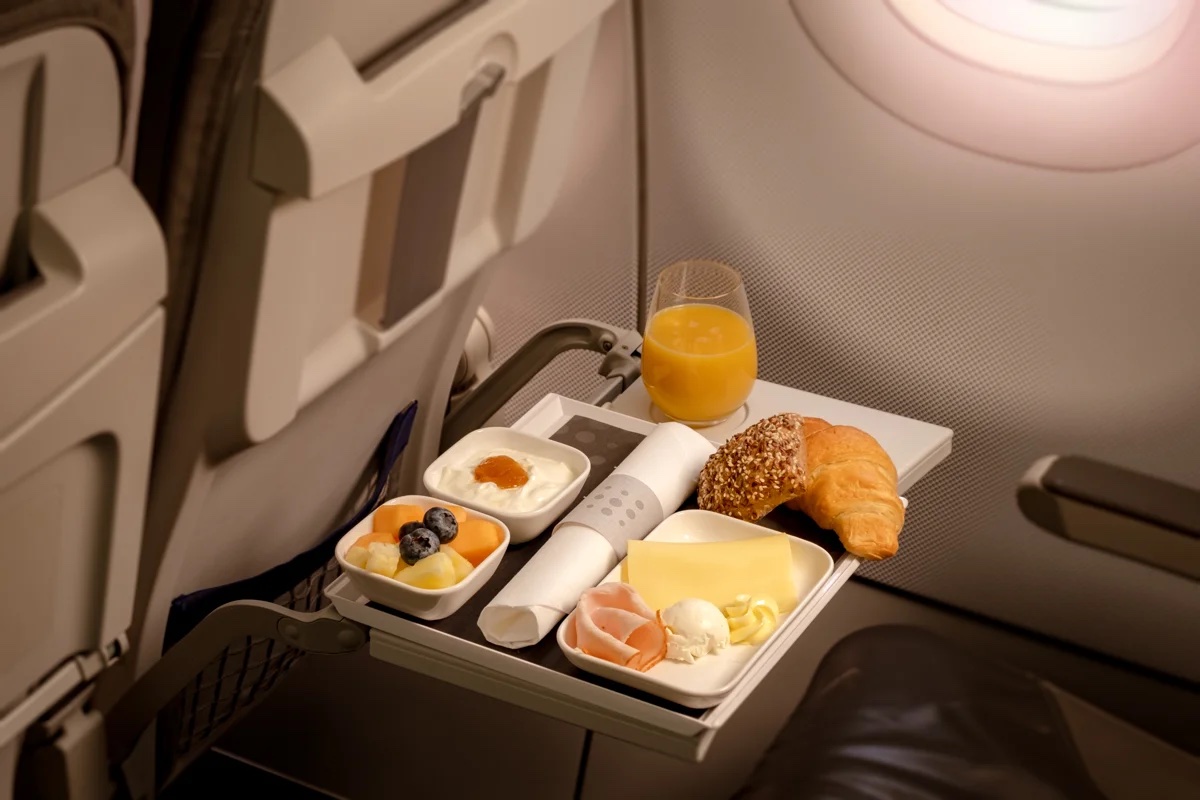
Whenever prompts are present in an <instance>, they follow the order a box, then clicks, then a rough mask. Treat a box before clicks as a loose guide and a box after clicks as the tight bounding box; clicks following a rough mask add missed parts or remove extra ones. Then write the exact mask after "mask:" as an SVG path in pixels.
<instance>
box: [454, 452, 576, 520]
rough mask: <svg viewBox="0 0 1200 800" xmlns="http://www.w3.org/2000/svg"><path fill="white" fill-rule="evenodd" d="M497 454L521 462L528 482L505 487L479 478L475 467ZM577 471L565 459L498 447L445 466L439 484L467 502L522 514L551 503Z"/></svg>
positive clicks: (572, 479) (573, 478)
mask: <svg viewBox="0 0 1200 800" xmlns="http://www.w3.org/2000/svg"><path fill="white" fill-rule="evenodd" d="M497 456H507V457H508V458H511V459H512V460H513V461H516V462H517V463H518V464H520V465H521V467H522V468H523V469H524V470H525V472H526V474H527V475H528V480H526V481H525V483H524V485H522V486H517V487H513V488H511V489H502V488H500V487H499V486H497V485H496V484H495V483H492V482H490V481H479V480H476V478H475V468H476V467H478V466H479V465H480V463H482V462H483V461H485V460H487V459H489V458H495V457H497ZM577 474H578V473H576V472H575V471H574V470H572V469H571V468H570V467H569V466H567V465H566V464H564V463H563V462H561V461H556V460H554V459H552V458H542V457H541V456H533V455H529V454H528V453H522V452H520V451H517V450H509V449H506V448H502V447H498V448H495V449H493V450H488V451H486V452H475V453H472V454H471V455H470V456H468V457H466V458H464V459H463V460H462V461H460V462H459V463H457V464H453V465H451V466H448V467H445V468H443V469H442V474H441V475H440V476H438V479H437V488H438V489H439V490H440V491H443V492H446V493H447V494H453V495H454V496H456V497H458V498H460V499H462V500H463V501H464V502H467V503H472V502H476V503H479V505H481V506H485V507H488V508H492V509H495V510H497V511H509V512H515V513H518V514H519V513H522V512H526V511H537V510H538V509H540V508H542V507H543V506H545V505H547V504H548V503H549V502H550V501H551V500H553V499H554V498H555V497H557V496H558V494H559V493H560V492H561V491H562V490H563V489H564V488H566V487H567V486H568V485H569V484H570V483H571V482H572V481H574V480H575V478H576V477H577Z"/></svg>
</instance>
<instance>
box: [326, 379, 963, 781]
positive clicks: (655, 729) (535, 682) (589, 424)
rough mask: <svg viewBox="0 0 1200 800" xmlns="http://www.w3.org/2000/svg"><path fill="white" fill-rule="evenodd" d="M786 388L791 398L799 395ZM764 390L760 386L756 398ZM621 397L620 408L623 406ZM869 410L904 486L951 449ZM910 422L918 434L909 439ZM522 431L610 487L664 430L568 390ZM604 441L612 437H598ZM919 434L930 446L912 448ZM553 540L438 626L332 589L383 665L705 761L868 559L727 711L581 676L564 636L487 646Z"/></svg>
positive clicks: (828, 587)
mask: <svg viewBox="0 0 1200 800" xmlns="http://www.w3.org/2000/svg"><path fill="white" fill-rule="evenodd" d="M635 388H636V387H635ZM779 389H780V391H781V392H790V391H792V390H787V389H783V388H782V387H779ZM630 391H633V390H630ZM759 391H761V390H760V389H759V388H757V387H756V392H759ZM643 393H644V392H643ZM753 397H754V396H753V395H752V400H753ZM617 402H618V403H620V399H618V401H617ZM828 402H830V403H835V404H837V408H836V409H834V410H836V411H838V412H839V413H837V414H830V415H829V416H830V417H833V418H834V419H836V421H837V422H838V423H841V424H851V425H853V424H858V423H856V421H855V419H854V418H853V417H852V415H850V414H848V413H846V409H854V408H858V407H855V406H850V405H849V404H845V403H838V402H837V401H828ZM809 405H810V404H805V403H802V402H797V403H794V404H793V405H792V408H794V409H796V410H799V411H801V412H802V413H809V414H811V415H814V416H815V415H817V413H818V412H816V411H815V410H811V409H810V408H809ZM861 411H862V412H863V413H864V414H865V415H866V416H867V419H865V420H864V421H863V423H862V424H860V425H859V427H863V428H864V429H866V430H869V431H870V430H871V428H872V426H871V424H870V423H871V422H878V421H879V420H878V419H877V418H876V415H881V416H886V417H888V418H889V420H890V426H889V429H888V431H887V436H888V438H889V439H890V440H892V441H901V442H903V447H901V450H902V459H897V458H896V454H893V459H894V460H896V462H897V468H898V469H900V470H901V485H902V486H905V487H907V486H910V485H911V484H912V482H913V481H912V480H911V479H909V480H907V481H906V480H905V478H906V477H907V476H906V475H905V474H904V470H905V467H906V466H907V468H908V469H912V468H913V467H914V466H916V464H914V463H913V462H914V461H916V462H917V463H919V464H920V467H921V470H920V471H921V473H922V474H923V473H924V472H926V471H928V469H929V468H931V467H932V465H933V464H936V463H937V461H939V460H941V458H944V457H945V455H946V454H948V452H949V440H950V431H949V430H947V429H945V428H938V427H937V426H933V425H928V424H926V423H922V422H917V421H915V420H906V419H904V418H902V417H895V416H893V415H882V413H881V412H877V411H872V410H870V409H861ZM834 419H831V420H830V421H834ZM906 423H907V426H908V427H907V432H908V434H910V436H905V427H906V425H905V424H906ZM512 427H513V428H514V429H516V430H520V431H523V432H526V433H530V434H534V435H537V436H544V437H547V438H549V437H551V436H556V435H557V436H558V437H559V438H560V439H563V440H564V441H565V442H566V443H569V444H574V445H576V446H581V445H589V446H590V447H586V448H585V447H582V446H581V449H585V451H588V450H590V453H589V454H590V455H591V457H592V458H591V460H592V480H596V481H599V480H602V479H603V478H604V477H605V476H607V475H608V473H609V471H610V470H611V469H612V468H613V467H615V466H616V465H617V463H619V461H620V460H621V459H622V458H623V457H624V454H625V453H627V452H628V450H629V449H632V447H633V446H635V445H636V443H637V441H638V440H640V438H641V437H642V436H645V435H646V434H648V433H649V432H650V431H651V430H652V429H653V427H654V423H653V422H651V421H649V420H647V419H638V418H636V417H631V416H626V415H625V414H620V413H616V412H614V411H611V410H607V409H602V408H597V407H595V406H591V405H587V404H584V403H580V402H577V401H574V400H570V399H568V398H564V397H560V396H558V395H547V396H546V397H545V398H543V399H542V400H541V401H540V402H539V403H538V404H537V405H536V406H534V407H533V408H532V409H530V411H529V412H528V413H527V414H525V416H523V417H522V418H521V419H520V420H519V421H518V422H517V423H516V424H514V425H513V426H512ZM613 429H616V430H615V431H614V430H613ZM610 435H611V436H612V438H613V439H614V440H615V441H612V442H608V441H605V440H604V438H603V437H605V436H610ZM597 436H600V437H601V438H600V439H599V441H598V442H597V439H596V437H597ZM623 437H624V438H623ZM912 437H915V438H917V439H920V440H921V441H919V442H912V441H910V438H912ZM877 438H879V439H880V441H881V442H883V443H884V446H885V447H886V448H888V450H889V453H891V452H892V447H891V446H890V445H889V443H888V442H885V441H884V438H885V437H882V436H877ZM597 444H599V445H601V446H597ZM918 455H920V457H919V458H917V456H918ZM902 461H903V462H904V464H903V465H902ZM588 491H590V488H589V487H588V486H585V487H584V493H586V492H588ZM785 521H786V519H785ZM767 524H768V526H769V527H773V528H780V527H783V526H781V524H780V523H779V521H778V520H772V519H771V518H768V520H767ZM806 538H807V537H806ZM543 540H544V536H543V537H539V538H538V539H535V540H534V541H533V542H530V543H529V544H526V545H522V546H514V547H511V548H510V549H509V551H508V553H506V554H505V557H504V560H503V561H502V563H501V565H500V567H499V569H498V570H497V573H496V575H495V576H494V577H493V578H492V580H491V581H490V582H489V583H488V584H487V585H485V586H484V587H483V588H482V589H480V590H479V592H478V593H477V594H476V596H475V597H473V598H472V599H471V600H470V601H469V602H468V603H467V605H465V606H464V607H463V608H462V609H461V610H460V611H458V612H457V613H456V614H454V615H452V616H451V617H449V618H447V619H445V620H441V621H439V622H423V621H421V620H418V619H415V618H412V617H407V616H405V615H403V614H400V613H397V612H394V611H391V610H389V609H386V608H382V607H379V606H374V605H370V604H368V601H367V600H366V598H364V597H362V596H361V595H360V594H359V593H358V591H357V590H356V589H354V587H353V585H352V584H350V582H349V581H348V580H347V579H346V578H345V577H341V578H339V579H338V580H337V581H335V582H334V583H333V584H331V585H330V587H329V588H328V589H327V590H326V594H327V595H328V596H329V598H330V599H331V601H332V602H333V604H334V606H335V607H336V609H337V610H338V612H339V613H341V614H342V615H343V616H345V617H347V618H349V619H353V620H355V621H358V622H360V623H362V624H364V625H367V626H369V627H370V628H371V629H372V630H371V643H370V651H371V654H372V655H373V656H374V657H376V658H379V659H381V660H383V661H387V662H390V663H394V664H397V665H399V666H402V667H404V668H406V669H410V670H413V671H415V672H419V673H422V674H425V675H428V676H430V677H434V678H437V679H439V680H443V681H447V682H449V683H453V684H455V685H458V686H461V687H463V688H466V689H469V690H472V691H476V692H479V693H481V694H485V695H488V696H491V697H495V698H497V699H500V700H504V701H506V702H510V703H513V704H515V705H518V706H521V707H524V708H528V709H530V710H533V711H536V712H539V713H543V714H546V715H547V716H550V717H554V718H556V719H560V720H563V721H565V722H568V723H571V724H574V725H579V726H581V727H584V728H587V729H589V730H593V731H596V732H598V733H601V734H604V735H607V736H612V737H615V738H618V739H621V740H624V741H627V742H630V743H633V744H635V745H638V746H641V747H646V748H648V749H651V750H654V751H657V752H661V753H665V754H667V755H671V756H674V757H677V758H681V759H685V760H691V761H700V760H702V759H703V758H704V755H705V753H706V752H707V750H708V747H709V745H710V744H711V742H712V739H713V737H714V736H715V735H716V733H717V731H719V730H720V729H721V727H722V726H723V725H724V724H725V723H726V722H727V721H728V720H729V719H730V717H731V716H732V715H733V714H734V713H735V712H736V711H737V710H738V708H740V707H741V705H742V703H743V702H744V701H745V700H746V698H747V697H749V696H750V694H751V693H752V692H753V691H754V690H755V688H757V686H758V685H759V683H760V682H761V681H762V680H763V678H764V677H765V676H766V675H767V673H768V672H770V670H771V668H772V667H774V665H775V664H776V663H778V662H779V660H780V659H781V658H782V657H783V655H784V654H785V653H786V652H787V651H788V650H789V649H790V648H791V646H792V645H793V644H795V643H796V641H797V640H798V639H799V637H800V635H801V634H802V633H803V632H804V630H805V629H806V628H807V627H808V625H809V624H810V623H811V622H812V620H813V619H814V618H815V617H816V615H817V614H818V613H819V612H820V611H821V609H822V608H824V606H825V604H826V603H828V602H829V600H830V599H832V597H833V596H834V595H835V594H836V593H837V591H838V590H839V589H840V588H841V587H842V586H843V585H844V584H845V582H846V581H847V580H849V578H850V576H851V575H852V574H853V573H854V570H855V569H856V568H857V567H858V564H859V560H858V559H857V558H855V557H853V556H850V555H848V554H845V553H844V552H836V551H835V555H834V558H835V563H834V567H833V571H832V572H831V573H830V574H829V576H828V578H826V579H825V580H824V581H823V582H821V583H820V585H819V586H818V587H817V588H816V590H814V591H813V593H812V594H811V596H809V598H808V599H807V600H806V601H805V602H804V603H803V604H802V605H800V606H799V607H797V608H796V609H795V610H794V611H793V612H792V613H791V614H790V615H789V622H788V623H787V625H785V626H783V627H782V628H781V630H780V631H779V632H778V634H777V635H775V636H773V637H772V638H771V639H770V640H768V641H767V642H765V643H764V644H763V645H761V646H760V651H759V654H758V657H757V658H756V659H755V661H754V663H753V664H751V665H750V666H749V667H748V668H747V670H746V672H745V674H744V675H743V676H742V677H741V678H740V680H738V681H737V682H736V683H735V685H734V687H733V689H732V690H731V691H730V692H729V693H728V694H727V695H725V697H724V698H723V699H722V700H721V701H720V702H719V703H718V704H717V705H715V706H713V707H711V708H709V709H706V710H696V709H689V708H685V707H683V706H679V705H675V704H673V703H671V702H669V701H667V700H663V699H661V698H658V697H654V696H651V695H648V694H643V693H641V692H638V691H636V690H633V689H630V688H628V687H624V686H620V685H618V684H615V683H612V682H610V681H606V680H604V679H602V678H598V677H596V676H593V675H589V674H587V673H585V672H583V671H582V670H579V669H578V668H577V667H575V666H574V665H572V664H571V663H570V662H569V661H568V660H567V658H566V657H565V656H564V654H563V653H562V652H561V651H560V650H559V647H558V644H557V641H556V640H555V634H554V633H551V634H549V635H548V636H546V638H545V639H543V640H542V641H541V642H540V643H538V644H537V645H535V646H533V647H529V648H524V649H522V650H517V651H513V650H506V649H504V648H499V647H495V646H493V645H490V644H488V643H487V642H486V641H485V640H484V639H483V636H482V634H481V633H480V632H479V628H478V626H477V625H476V619H477V618H478V615H479V611H480V610H481V609H482V607H483V606H484V605H486V603H487V602H488V601H490V599H491V598H492V597H494V596H495V594H496V592H498V591H499V590H500V588H501V586H502V585H503V584H504V583H505V582H506V581H508V580H509V579H510V578H511V577H512V575H514V574H515V573H516V571H517V570H519V569H520V567H521V566H522V565H523V564H524V563H525V562H527V561H528V560H529V558H530V557H531V556H532V554H533V552H535V551H536V549H537V548H538V547H539V545H540V543H541V542H542V541H543ZM831 541H833V542H836V538H834V537H832V534H830V535H829V536H827V537H825V538H824V539H822V540H820V541H819V542H818V543H820V544H822V545H823V546H826V547H827V548H829V547H830V542H831Z"/></svg>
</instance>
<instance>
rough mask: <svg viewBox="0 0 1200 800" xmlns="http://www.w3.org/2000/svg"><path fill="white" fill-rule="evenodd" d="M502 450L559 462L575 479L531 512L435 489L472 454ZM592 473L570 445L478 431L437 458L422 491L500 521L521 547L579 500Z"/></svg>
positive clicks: (504, 432)
mask: <svg viewBox="0 0 1200 800" xmlns="http://www.w3.org/2000/svg"><path fill="white" fill-rule="evenodd" d="M501 449H503V450H516V451H518V452H521V453H528V454H529V455H532V456H540V457H541V458H550V459H554V460H555V461H561V462H562V463H564V464H566V465H567V466H568V467H570V468H571V470H572V471H573V472H574V473H575V477H574V478H573V479H572V480H571V482H570V483H568V484H567V485H566V486H564V487H563V488H562V490H561V491H559V492H558V494H556V495H554V497H552V498H550V500H548V501H547V502H546V503H545V504H544V505H542V506H541V507H540V508H535V509H534V510H532V511H509V510H506V509H503V508H496V507H495V506H492V505H490V504H488V503H486V502H484V501H482V500H476V499H474V498H470V497H462V496H459V495H457V494H455V493H453V492H449V491H443V490H442V489H441V488H439V487H438V485H437V479H438V478H439V477H440V476H441V474H442V470H443V469H445V468H446V467H448V466H450V465H451V464H459V463H462V462H463V461H464V460H465V459H466V458H467V457H468V455H469V454H471V453H481V452H487V451H489V450H501ZM591 470H592V462H591V461H590V460H588V457H587V456H586V455H584V454H583V452H582V451H580V450H577V449H575V448H574V447H571V446H570V445H566V444H563V443H562V442H556V441H554V440H553V439H543V438H542V437H540V436H534V435H532V434H529V433H522V432H520V431H515V430H513V429H512V428H480V429H479V430H475V431H471V432H470V433H468V434H467V435H466V436H464V437H463V438H461V439H459V440H458V441H457V442H455V443H454V444H453V445H452V446H451V447H450V449H449V450H447V451H446V452H444V453H442V454H441V455H440V456H438V457H437V460H435V461H434V462H433V463H432V464H430V465H429V467H428V468H427V469H426V470H425V476H424V482H425V491H427V492H429V493H430V494H431V495H433V496H434V497H438V498H441V499H442V500H445V501H448V502H451V503H456V504H458V505H460V506H463V507H464V508H468V509H478V510H479V511H482V512H484V513H485V514H490V515H492V516H493V517H497V518H499V519H500V520H503V522H504V524H505V525H507V526H508V529H509V531H511V533H512V540H513V541H514V542H516V543H517V544H520V543H522V542H528V541H529V540H531V539H535V538H537V536H538V535H539V534H540V533H541V532H542V531H544V530H546V528H548V527H550V523H551V522H553V521H554V520H555V519H557V518H558V516H559V515H560V514H562V513H563V512H564V511H566V510H567V506H569V505H571V503H572V502H574V500H575V498H576V497H578V496H579V490H580V489H582V488H583V483H584V481H586V480H587V477H588V474H589V473H590V472H591Z"/></svg>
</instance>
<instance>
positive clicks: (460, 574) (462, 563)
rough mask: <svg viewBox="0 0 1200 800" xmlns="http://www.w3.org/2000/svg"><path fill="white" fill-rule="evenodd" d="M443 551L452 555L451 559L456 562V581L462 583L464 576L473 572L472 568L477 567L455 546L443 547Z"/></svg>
mask: <svg viewBox="0 0 1200 800" xmlns="http://www.w3.org/2000/svg"><path fill="white" fill-rule="evenodd" d="M441 552H443V553H445V554H446V555H448V556H450V560H451V561H453V562H454V582H455V583H460V582H461V581H462V579H463V578H465V577H467V576H468V575H470V574H471V570H473V569H475V567H474V565H472V564H471V562H470V561H467V560H466V559H465V558H463V557H462V556H461V555H459V552H458V551H457V550H455V549H454V548H453V547H443V548H442V549H441Z"/></svg>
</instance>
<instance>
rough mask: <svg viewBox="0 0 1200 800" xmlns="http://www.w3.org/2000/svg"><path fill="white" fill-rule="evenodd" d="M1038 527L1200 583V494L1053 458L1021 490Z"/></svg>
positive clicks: (1078, 460) (1036, 467)
mask: <svg viewBox="0 0 1200 800" xmlns="http://www.w3.org/2000/svg"><path fill="white" fill-rule="evenodd" d="M1017 504H1018V505H1019V506H1020V508H1021V512H1022V513H1023V514H1024V515H1025V516H1026V518H1028V519H1029V520H1030V521H1031V522H1033V523H1034V524H1035V525H1037V526H1038V527H1040V528H1042V529H1044V530H1046V531H1049V532H1050V533H1053V534H1055V535H1058V536H1062V537H1063V538H1065V539H1070V540H1071V541H1075V542H1079V543H1081V544H1086V545H1088V546H1091V547H1096V548H1099V549H1101V550H1106V551H1108V552H1111V553H1115V554H1116V555H1120V556H1123V557H1126V558H1130V559H1133V560H1135V561H1141V562H1142V563H1145V564H1150V565H1152V566H1155V567H1159V568H1161V569H1165V570H1170V571H1172V572H1176V573H1178V574H1180V575H1184V576H1186V577H1189V578H1192V579H1194V580H1200V491H1197V490H1195V489H1191V488H1188V487H1186V486H1180V485H1179V484H1176V483H1171V482H1170V481H1165V480H1161V479H1159V478H1154V477H1152V476H1150V475H1145V474H1142V473H1140V472H1134V471H1132V470H1128V469H1124V468H1122V467H1118V466H1114V465H1112V464H1105V463H1104V462H1101V461H1095V460H1093V459H1090V458H1084V457H1082V456H1061V457H1060V456H1047V457H1045V458H1042V459H1039V460H1038V461H1037V462H1035V463H1034V464H1033V466H1032V467H1030V469H1029V471H1028V472H1027V473H1026V474H1025V476H1024V477H1023V478H1022V479H1021V483H1020V485H1019V486H1018V488H1017Z"/></svg>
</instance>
